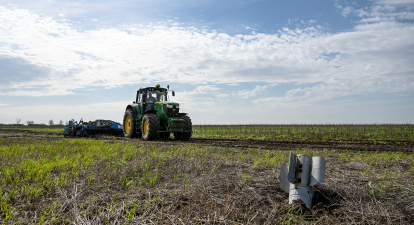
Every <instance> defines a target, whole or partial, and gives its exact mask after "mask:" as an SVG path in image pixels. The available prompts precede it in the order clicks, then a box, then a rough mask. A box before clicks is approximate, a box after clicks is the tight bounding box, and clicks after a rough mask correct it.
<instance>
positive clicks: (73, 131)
mask: <svg viewBox="0 0 414 225" xmlns="http://www.w3.org/2000/svg"><path fill="white" fill-rule="evenodd" d="M123 129H124V127H123V126H122V124H120V123H118V122H114V121H112V120H103V119H97V120H95V121H89V122H83V120H82V119H81V120H80V121H79V123H78V122H77V121H75V122H73V123H71V124H69V125H68V126H67V127H66V128H65V131H63V135H64V136H81V137H84V136H89V135H96V134H108V135H122V134H123Z"/></svg>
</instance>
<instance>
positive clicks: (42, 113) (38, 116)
mask: <svg viewBox="0 0 414 225" xmlns="http://www.w3.org/2000/svg"><path fill="white" fill-rule="evenodd" d="M130 103H131V102H107V103H94V104H88V105H71V107H69V108H68V106H67V105H35V106H18V107H8V106H6V107H3V108H2V113H1V115H0V118H1V119H2V121H7V120H9V121H13V120H14V118H15V117H19V118H22V120H23V121H26V120H33V121H34V122H36V123H47V121H48V120H49V119H53V120H54V121H59V120H60V119H63V120H64V121H66V120H69V119H71V118H75V119H76V120H78V119H80V118H82V117H83V119H84V120H85V121H89V120H95V119H101V118H102V119H111V120H115V121H117V122H121V123H122V117H123V114H124V112H125V108H126V106H127V105H128V104H130ZM102 109H105V110H102ZM56 115H59V118H55V117H56ZM86 115H93V117H87V116H86Z"/></svg>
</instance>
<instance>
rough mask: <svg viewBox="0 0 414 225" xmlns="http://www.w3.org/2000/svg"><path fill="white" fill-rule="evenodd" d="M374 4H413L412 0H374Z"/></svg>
mask: <svg viewBox="0 0 414 225" xmlns="http://www.w3.org/2000/svg"><path fill="white" fill-rule="evenodd" d="M373 2H374V3H375V4H381V5H410V4H414V0H374V1H373Z"/></svg>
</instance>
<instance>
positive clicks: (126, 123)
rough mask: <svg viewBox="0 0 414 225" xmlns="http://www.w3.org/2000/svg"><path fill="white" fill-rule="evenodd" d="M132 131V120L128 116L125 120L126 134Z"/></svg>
mask: <svg viewBox="0 0 414 225" xmlns="http://www.w3.org/2000/svg"><path fill="white" fill-rule="evenodd" d="M130 131H131V118H129V116H127V117H126V118H125V132H127V133H129V132H130Z"/></svg>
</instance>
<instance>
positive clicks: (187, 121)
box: [174, 116, 193, 140]
mask: <svg viewBox="0 0 414 225" xmlns="http://www.w3.org/2000/svg"><path fill="white" fill-rule="evenodd" d="M181 119H183V120H184V121H185V125H184V128H185V131H190V132H182V133H181V132H180V133H178V132H177V133H174V139H176V140H189V139H190V138H191V135H192V132H193V123H192V122H191V119H190V117H189V116H183V117H181Z"/></svg>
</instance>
